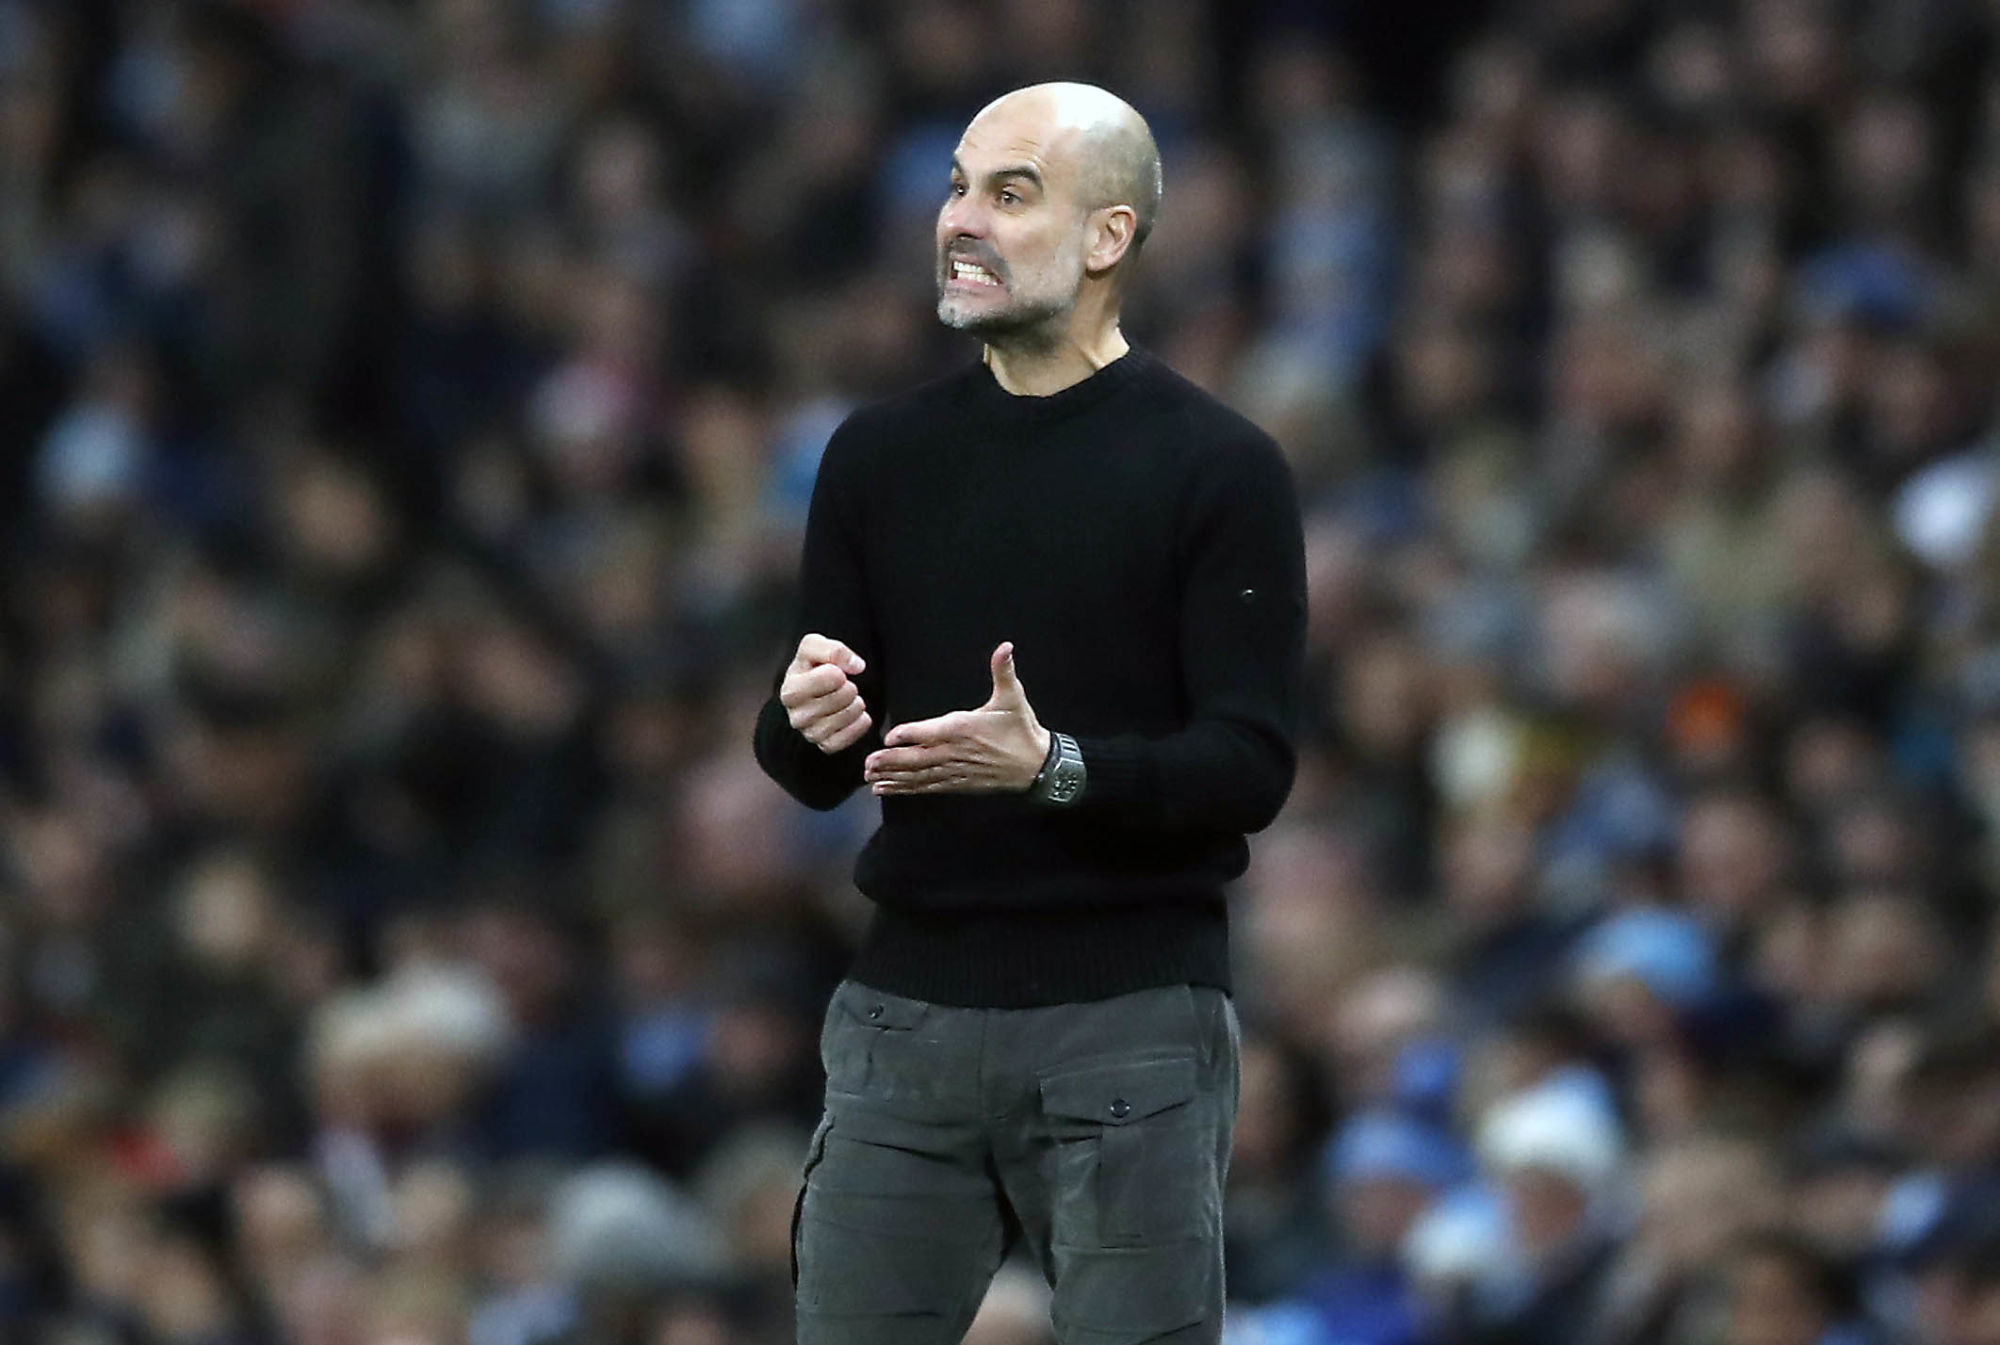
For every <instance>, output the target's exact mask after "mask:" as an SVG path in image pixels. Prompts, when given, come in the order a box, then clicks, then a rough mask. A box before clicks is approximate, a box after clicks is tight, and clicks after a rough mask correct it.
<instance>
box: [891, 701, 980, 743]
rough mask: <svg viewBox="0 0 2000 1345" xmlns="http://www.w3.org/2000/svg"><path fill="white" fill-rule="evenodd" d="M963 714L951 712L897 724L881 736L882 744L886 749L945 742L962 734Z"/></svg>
mask: <svg viewBox="0 0 2000 1345" xmlns="http://www.w3.org/2000/svg"><path fill="white" fill-rule="evenodd" d="M964 713H965V712H964V711H962V710H953V711H952V712H951V713H950V714H948V715H939V716H938V717H937V718H935V719H913V720H911V721H910V722H909V723H907V724H898V725H896V727H894V728H892V729H890V730H889V731H888V732H887V733H885V734H883V735H882V742H883V744H884V745H885V746H888V747H927V746H931V745H934V744H936V743H942V742H947V741H949V740H951V739H953V738H957V737H959V736H961V735H962V734H963V732H964V725H965V719H964Z"/></svg>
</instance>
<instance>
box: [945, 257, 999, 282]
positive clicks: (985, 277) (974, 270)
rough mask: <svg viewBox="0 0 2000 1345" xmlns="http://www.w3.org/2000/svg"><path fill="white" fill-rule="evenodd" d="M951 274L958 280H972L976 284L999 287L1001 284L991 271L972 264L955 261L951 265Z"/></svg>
mask: <svg viewBox="0 0 2000 1345" xmlns="http://www.w3.org/2000/svg"><path fill="white" fill-rule="evenodd" d="M951 273H952V275H953V277H954V278H956V279H959V280H970V281H973V282H974V283H976V284H981V285H997V284H999V283H1000V282H999V281H998V280H996V279H995V278H994V276H993V273H992V272H991V271H988V270H987V269H986V268H985V267H983V266H975V265H973V264H972V263H971V262H961V261H954V262H953V263H952V264H951Z"/></svg>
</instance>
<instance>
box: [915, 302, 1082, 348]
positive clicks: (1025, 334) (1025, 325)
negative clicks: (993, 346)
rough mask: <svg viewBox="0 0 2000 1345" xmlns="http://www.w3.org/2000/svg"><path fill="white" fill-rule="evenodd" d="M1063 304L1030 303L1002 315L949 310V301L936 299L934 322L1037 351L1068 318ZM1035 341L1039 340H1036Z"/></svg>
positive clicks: (954, 329)
mask: <svg viewBox="0 0 2000 1345" xmlns="http://www.w3.org/2000/svg"><path fill="white" fill-rule="evenodd" d="M1069 311H1070V305H1069V304H1066V303H1041V304H1032V305H1028V306H1026V307H1024V308H1015V309H1012V310H1010V311H1008V312H1004V313H990V314H976V315H975V314H971V313H964V312H957V313H954V312H953V311H951V300H950V299H948V298H946V297H945V296H944V295H939V296H938V304H937V316H938V321H939V322H942V323H943V324H944V325H945V326H947V327H949V328H951V329H952V330H953V331H959V332H966V333H969V334H971V335H973V336H978V337H983V338H985V339H986V340H988V341H992V342H997V343H999V344H1002V345H1021V346H1024V347H1027V348H1029V349H1039V348H1041V347H1044V346H1050V345H1054V344H1055V343H1056V339H1057V338H1056V329H1057V328H1059V327H1060V326H1061V325H1062V323H1061V319H1063V318H1065V317H1067V316H1068V314H1069ZM1038 338H1039V339H1038Z"/></svg>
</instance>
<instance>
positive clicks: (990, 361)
mask: <svg viewBox="0 0 2000 1345" xmlns="http://www.w3.org/2000/svg"><path fill="white" fill-rule="evenodd" d="M1082 317H1083V314H1082V313H1081V312H1077V313H1074V314H1072V320H1071V322H1070V323H1069V324H1068V326H1067V327H1066V328H1064V329H1063V330H1062V331H1061V332H1059V333H1057V334H1056V335H1055V336H1054V337H1053V339H1043V340H1035V339H1033V338H1016V339H1013V340H1003V341H988V342H987V343H986V354H985V359H986V367H987V368H989V369H991V370H992V371H993V379H994V381H995V382H997V383H998V384H999V385H1000V386H1001V387H1003V388H1005V389H1006V390H1007V391H1008V392H1011V393H1013V394H1014V395H1015V396H1016V397H1047V396H1050V395H1052V394H1054V393H1058V392H1061V391H1062V390H1063V389H1064V388H1067V387H1071V386H1073V385H1075V384H1077V383H1081V382H1083V380H1084V379H1086V378H1089V377H1090V376H1091V375H1092V374H1094V373H1096V372H1097V371H1098V370H1099V369H1102V368H1103V367H1104V366H1105V365H1107V364H1110V363H1111V362H1112V361H1113V360H1115V359H1117V358H1118V357H1119V356H1121V355H1123V354H1124V353H1125V352H1126V351H1128V350H1130V349H1131V346H1130V345H1129V344H1128V343H1127V342H1126V340H1125V333H1123V332H1122V331H1120V330H1118V314H1117V313H1116V312H1107V313H1104V314H1102V315H1101V316H1098V317H1096V318H1095V319H1094V320H1089V321H1080V320H1078V319H1081V318H1082Z"/></svg>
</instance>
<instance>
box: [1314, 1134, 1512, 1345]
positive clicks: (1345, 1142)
mask: <svg viewBox="0 0 2000 1345" xmlns="http://www.w3.org/2000/svg"><path fill="white" fill-rule="evenodd" d="M1471 1170H1472V1164H1471V1161H1470V1159H1469V1158H1468V1157H1467V1155H1466V1153H1465V1151H1464V1150H1463V1149H1462V1148H1460V1147H1459V1145H1458V1144H1457V1142H1456V1141H1454V1140H1453V1139H1452V1137H1451V1136H1450V1135H1449V1134H1447V1133H1446V1132H1444V1131H1443V1130H1441V1129H1439V1128H1438V1127H1436V1126H1434V1125H1431V1124H1430V1123H1428V1122H1425V1121H1420V1120H1417V1119H1415V1118H1413V1117H1410V1116H1407V1115H1403V1114H1400V1113H1397V1112H1387V1111H1383V1112H1370V1113H1364V1114H1362V1115H1360V1116H1357V1117H1355V1118H1354V1119H1352V1120H1350V1121H1349V1122H1348V1123H1347V1124H1346V1125H1345V1126H1343V1127H1341V1129H1340V1131H1339V1132H1338V1133H1337V1134H1336V1135H1335V1136H1334V1137H1333V1139H1332V1140H1331V1141H1330V1142H1329V1143H1328V1144H1327V1147H1326V1151H1325V1157H1324V1159H1323V1171H1324V1173H1325V1175H1326V1179H1327V1184H1328V1189H1329V1193H1330V1195H1331V1196H1332V1199H1333V1203H1334V1206H1335V1210H1334V1214H1335V1218H1336V1222H1337V1223H1338V1225H1339V1228H1340V1230H1341V1234H1342V1236H1343V1238H1344V1239H1345V1249H1344V1254H1343V1256H1342V1257H1341V1259H1340V1260H1339V1262H1338V1263H1337V1264H1335V1265H1332V1266H1330V1267H1328V1268H1327V1269H1325V1270H1324V1271H1322V1272H1321V1273H1320V1274H1319V1275H1317V1276H1316V1277H1314V1278H1313V1279H1312V1280H1310V1281H1309V1282H1308V1283H1307V1284H1306V1286H1305V1288H1304V1289H1303V1291H1302V1292H1301V1293H1300V1295H1299V1299H1300V1302H1301V1305H1302V1306H1304V1307H1306V1308H1307V1309H1308V1310H1309V1311H1310V1314H1311V1319H1312V1321H1313V1322H1314V1325H1316V1326H1317V1328H1318V1329H1319V1331H1320V1333H1321V1334H1322V1337H1323V1339H1325V1340H1326V1341H1330V1342H1331V1341H1338V1342H1340V1343H1341V1345H1416V1342H1418V1341H1420V1340H1423V1339H1424V1335H1423V1328H1422V1322H1421V1319H1420V1314H1419V1312H1418V1309H1417V1304H1416V1301H1415V1299H1414V1297H1413V1295H1412V1293H1411V1286H1410V1283H1409V1277H1408V1275H1407V1273H1406V1272H1405V1270H1404V1268H1403V1264H1402V1260H1401V1251H1402V1247H1403V1242H1404V1239H1405V1238H1406V1237H1407V1236H1408V1235H1409V1233H1410V1230H1411V1228H1412V1227H1414V1226H1415V1224H1416V1222H1417V1220H1418V1219H1419V1218H1421V1217H1422V1215H1423V1214H1424V1212H1425V1211H1426V1210H1427V1209H1429V1208H1430V1207H1431V1206H1432V1204H1433V1203H1434V1202H1435V1201H1436V1200H1437V1199H1438V1197H1439V1196H1441V1195H1442V1194H1444V1193H1445V1192H1447V1191H1449V1190H1451V1189H1452V1188H1453V1187H1455V1186H1457V1185H1458V1184H1459V1183H1460V1182H1463V1181H1464V1180H1465V1179H1466V1178H1467V1177H1469V1176H1470V1175H1471Z"/></svg>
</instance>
